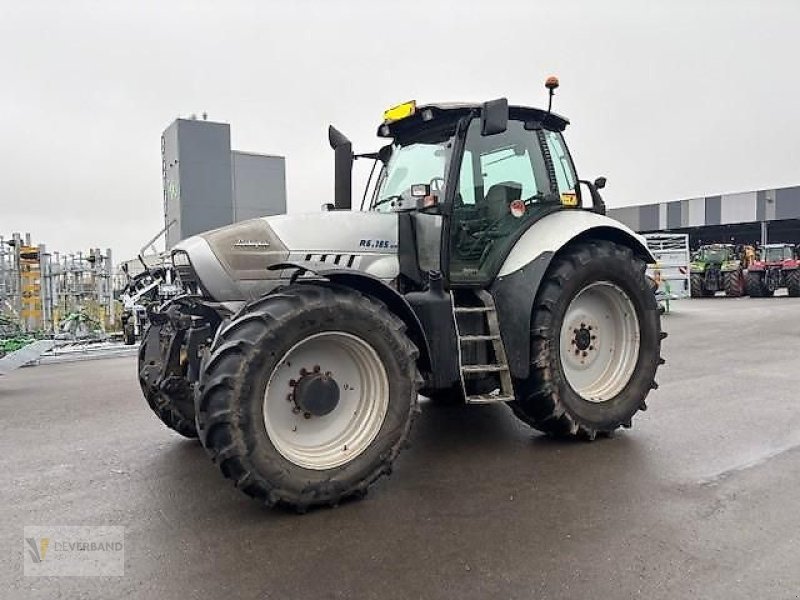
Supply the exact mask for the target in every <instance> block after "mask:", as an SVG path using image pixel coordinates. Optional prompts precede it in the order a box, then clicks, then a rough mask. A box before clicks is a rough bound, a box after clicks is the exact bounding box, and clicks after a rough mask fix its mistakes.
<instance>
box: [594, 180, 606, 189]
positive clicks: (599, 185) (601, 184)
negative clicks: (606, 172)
mask: <svg viewBox="0 0 800 600" xmlns="http://www.w3.org/2000/svg"><path fill="white" fill-rule="evenodd" d="M594 187H596V188H597V189H598V190H602V189H603V188H604V187H606V178H605V177H598V178H597V179H595V180H594Z"/></svg>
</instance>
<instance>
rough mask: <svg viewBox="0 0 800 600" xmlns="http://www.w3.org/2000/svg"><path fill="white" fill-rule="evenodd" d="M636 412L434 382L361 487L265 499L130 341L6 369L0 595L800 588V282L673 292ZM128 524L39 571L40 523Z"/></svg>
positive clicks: (609, 593) (0, 395) (0, 443)
mask: <svg viewBox="0 0 800 600" xmlns="http://www.w3.org/2000/svg"><path fill="white" fill-rule="evenodd" d="M673 310H674V312H673V314H671V315H669V316H667V317H665V328H666V329H667V330H668V331H669V332H670V337H669V338H668V339H667V340H666V342H665V352H664V354H665V356H666V358H667V364H666V366H664V367H663V368H662V370H661V372H660V374H659V377H658V380H659V383H660V384H661V387H660V389H659V390H658V391H656V392H654V393H652V394H651V396H650V398H649V401H648V403H649V405H650V410H649V411H647V412H646V413H643V414H640V415H639V416H637V418H636V419H635V421H634V428H633V429H632V430H630V431H624V432H621V433H618V434H617V435H615V436H614V437H613V438H612V439H601V440H598V441H596V442H595V443H592V444H589V443H564V442H557V441H553V440H550V439H548V438H546V437H544V436H541V435H538V434H537V433H535V432H533V431H532V430H530V429H528V428H526V427H525V426H523V425H521V424H520V423H518V422H517V421H516V420H515V418H514V417H513V416H512V415H511V413H510V411H508V410H507V409H506V408H505V407H504V406H483V407H480V406H478V407H440V406H432V405H429V404H426V405H424V406H423V409H424V410H423V413H422V415H420V417H419V419H418V420H417V423H416V426H415V429H414V432H413V439H412V442H413V445H412V447H411V448H410V449H408V450H407V451H405V452H404V454H402V455H401V457H400V459H399V460H398V462H397V465H396V468H395V473H394V475H393V476H392V477H391V478H390V479H384V480H382V481H381V482H380V483H379V484H378V485H376V486H375V487H373V488H372V490H371V493H370V495H369V496H368V497H367V498H366V499H365V500H364V501H362V502H351V503H348V504H345V505H343V506H341V507H339V508H337V509H324V510H316V511H312V512H310V513H309V514H307V515H304V516H298V515H295V514H292V513H288V512H286V511H281V510H269V509H266V508H263V507H261V506H259V505H257V504H256V503H255V502H253V501H251V500H249V499H248V498H246V497H245V496H244V495H242V494H241V493H240V492H238V491H236V490H235V489H234V488H233V487H232V485H231V484H230V482H228V481H227V480H224V479H223V478H222V476H221V474H220V473H219V472H218V471H217V469H216V467H214V466H213V465H212V464H211V462H210V460H209V459H208V458H207V457H206V456H205V454H204V452H203V450H202V448H201V447H200V446H199V445H198V444H197V443H196V442H192V441H187V440H184V439H182V438H181V437H180V436H178V435H177V434H174V433H171V432H170V431H168V430H167V429H165V428H164V427H163V426H162V425H161V423H159V422H158V421H157V420H156V418H155V416H154V415H153V414H152V413H151V412H150V410H149V409H148V408H147V407H146V405H145V403H144V400H143V399H142V398H141V395H140V392H139V389H138V385H137V382H136V377H135V368H134V359H132V358H115V359H108V360H102V361H92V362H80V363H72V364H65V365H48V366H40V367H36V368H30V369H22V370H19V371H16V372H14V373H13V374H11V375H10V376H8V377H4V378H0V428H1V431H0V461H2V463H0V508H1V509H2V512H1V513H0V515H2V516H0V549H1V550H2V553H0V556H2V558H0V563H2V565H3V568H2V569H0V598H14V599H16V598H28V597H32V598H56V597H65V598H66V597H68V598H118V597H141V598H159V599H164V600H169V599H184V598H192V599H193V598H198V599H203V600H207V599H209V598H223V597H230V598H253V599H255V598H259V599H260V598H281V599H286V598H315V599H319V598H359V599H360V598H402V599H409V598H438V597H453V598H632V597H642V598H648V599H657V598H670V599H674V598H725V599H726V600H727V599H732V598H748V599H750V598H798V597H800V512H799V511H798V506H800V504H799V502H800V500H798V499H799V498H800V352H798V348H800V318H799V317H800V300H797V299H792V298H787V297H781V298H773V299H748V298H742V299H726V298H715V299H703V300H686V301H681V302H677V303H675V304H674V305H673ZM77 524H108V525H123V526H125V527H126V533H125V553H126V560H125V575H124V576H123V577H118V578H59V579H55V578H31V577H27V578H26V577H24V576H23V574H22V543H21V542H22V528H23V526H24V525H77Z"/></svg>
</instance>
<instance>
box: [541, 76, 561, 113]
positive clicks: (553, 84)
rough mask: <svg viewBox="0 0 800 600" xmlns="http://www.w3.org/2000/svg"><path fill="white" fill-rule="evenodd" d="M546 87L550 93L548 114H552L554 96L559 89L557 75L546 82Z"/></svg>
mask: <svg viewBox="0 0 800 600" xmlns="http://www.w3.org/2000/svg"><path fill="white" fill-rule="evenodd" d="M544 87H546V88H547V89H548V90H549V92H550V95H549V98H548V100H547V114H550V110H551V109H552V108H553V96H554V95H555V93H556V88H557V87H558V77H556V76H555V75H550V77H548V78H547V79H546V80H545V82H544Z"/></svg>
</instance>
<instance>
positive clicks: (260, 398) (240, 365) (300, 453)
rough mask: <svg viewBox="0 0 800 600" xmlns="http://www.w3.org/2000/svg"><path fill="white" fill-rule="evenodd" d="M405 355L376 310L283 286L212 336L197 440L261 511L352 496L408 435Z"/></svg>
mask: <svg viewBox="0 0 800 600" xmlns="http://www.w3.org/2000/svg"><path fill="white" fill-rule="evenodd" d="M417 355H418V351H417V348H416V347H415V346H414V345H413V344H412V343H411V341H410V340H409V339H408V337H407V336H406V335H405V326H404V324H403V322H402V321H401V320H400V319H398V318H397V317H396V316H395V315H394V314H392V313H391V312H390V311H388V310H387V309H386V307H385V306H384V305H382V304H380V303H379V302H377V301H375V300H372V299H370V298H368V297H366V296H364V295H362V294H360V293H358V292H355V291H353V290H350V289H347V288H342V287H337V286H326V285H320V284H302V285H295V286H292V287H288V288H286V289H284V290H281V291H279V292H276V293H274V294H271V295H269V296H266V297H265V298H263V299H261V300H259V301H257V302H255V303H253V304H251V305H250V306H248V307H247V308H246V309H245V310H244V311H243V312H242V313H240V314H239V316H238V317H237V318H236V319H234V320H233V321H232V322H230V323H229V324H228V325H227V326H226V327H225V328H224V329H223V330H222V331H221V332H220V334H219V335H218V338H217V341H216V342H215V346H214V348H213V349H212V352H211V356H210V358H209V359H208V361H207V363H206V365H205V367H204V369H203V372H202V373H201V376H200V389H199V394H198V397H197V423H198V426H199V428H200V440H201V442H202V443H203V445H204V447H205V448H206V450H207V451H208V452H209V454H210V455H211V457H212V459H213V460H214V461H215V462H216V463H217V464H218V466H219V467H220V469H221V470H222V473H223V474H224V475H225V476H226V477H227V478H229V479H232V480H233V481H234V482H235V484H236V486H237V487H238V488H239V489H241V490H242V491H243V492H244V493H246V494H248V495H249V496H252V497H254V498H257V499H259V500H261V501H263V502H265V503H266V504H269V505H273V504H276V503H281V504H286V505H289V506H293V507H294V508H296V509H298V510H300V511H302V510H305V509H306V508H308V507H309V506H312V505H320V504H326V505H334V504H336V503H338V502H339V501H340V500H342V499H344V498H347V497H349V496H358V495H363V494H364V493H366V490H367V487H368V486H369V485H370V484H371V483H372V482H373V481H375V480H376V479H377V478H378V477H380V476H381V475H382V474H385V473H389V472H390V470H391V467H392V463H393V462H394V460H395V458H396V457H397V455H398V453H399V452H400V449H401V448H402V446H403V444H404V442H405V441H406V439H407V437H408V434H409V431H410V427H411V422H412V420H413V417H414V415H415V414H416V412H417V389H418V387H419V385H420V383H421V378H420V376H419V374H418V371H417V366H416V357H417Z"/></svg>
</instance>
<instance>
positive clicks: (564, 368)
mask: <svg viewBox="0 0 800 600" xmlns="http://www.w3.org/2000/svg"><path fill="white" fill-rule="evenodd" d="M644 270H645V264H644V262H643V261H641V260H639V259H637V258H634V256H633V254H632V252H631V250H630V249H629V248H626V247H624V246H620V245H617V244H614V243H611V242H605V241H603V242H589V243H583V244H580V245H576V246H575V247H573V248H572V249H570V250H568V251H567V252H566V253H565V254H563V255H562V256H561V257H559V258H556V259H555V260H554V262H553V265H552V266H551V268H550V270H549V271H548V274H547V276H546V277H545V281H544V283H543V285H542V287H541V288H540V291H539V293H538V295H537V298H536V303H535V307H534V314H533V322H532V328H531V336H532V342H531V350H532V355H531V356H532V364H531V374H530V376H529V377H528V379H526V380H522V381H517V382H515V383H516V390H517V394H516V400H515V401H514V402H512V403H510V404H511V408H512V409H513V411H514V413H515V414H516V415H517V416H518V417H519V418H520V419H522V420H523V421H525V422H526V423H528V424H530V425H531V426H533V427H535V428H536V429H539V430H541V431H544V432H546V433H550V434H554V435H559V436H562V435H579V436H582V437H585V438H588V439H594V437H595V435H596V434H598V433H607V432H611V431H614V430H615V429H617V428H618V427H620V426H626V427H629V426H630V424H631V419H632V418H633V416H634V414H636V412H637V411H639V410H644V409H646V405H645V397H646V396H647V394H648V393H649V392H650V390H651V389H654V388H655V387H657V386H656V383H655V381H654V377H655V373H656V370H657V368H658V365H659V364H661V363H662V362H663V361H662V360H661V358H660V350H661V340H662V338H663V337H664V336H665V335H666V334H662V333H661V322H660V317H659V314H658V308H657V305H656V301H655V298H654V296H653V293H652V292H651V290H650V288H649V287H648V285H647V281H646V279H645V276H644Z"/></svg>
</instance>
